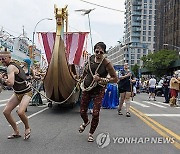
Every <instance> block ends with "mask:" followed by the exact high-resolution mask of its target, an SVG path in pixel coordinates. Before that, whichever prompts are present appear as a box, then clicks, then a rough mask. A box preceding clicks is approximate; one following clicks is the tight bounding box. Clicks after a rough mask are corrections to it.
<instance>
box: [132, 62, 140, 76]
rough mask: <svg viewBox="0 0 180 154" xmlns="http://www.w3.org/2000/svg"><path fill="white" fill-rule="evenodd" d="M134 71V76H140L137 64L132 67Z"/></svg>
mask: <svg viewBox="0 0 180 154" xmlns="http://www.w3.org/2000/svg"><path fill="white" fill-rule="evenodd" d="M132 71H133V73H134V75H135V76H136V77H138V76H139V66H138V65H137V64H135V65H134V66H132Z"/></svg>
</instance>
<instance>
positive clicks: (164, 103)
mask: <svg viewBox="0 0 180 154" xmlns="http://www.w3.org/2000/svg"><path fill="white" fill-rule="evenodd" d="M156 103H158V104H162V105H167V106H169V103H162V102H156Z"/></svg>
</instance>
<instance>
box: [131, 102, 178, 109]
mask: <svg viewBox="0 0 180 154" xmlns="http://www.w3.org/2000/svg"><path fill="white" fill-rule="evenodd" d="M131 103H132V104H135V105H137V106H140V107H143V108H148V107H158V108H180V107H170V106H169V104H167V103H163V102H160V101H153V102H152V101H131Z"/></svg>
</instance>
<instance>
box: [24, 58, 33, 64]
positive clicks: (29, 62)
mask: <svg viewBox="0 0 180 154" xmlns="http://www.w3.org/2000/svg"><path fill="white" fill-rule="evenodd" d="M23 61H24V62H25V63H27V65H29V66H30V65H31V60H30V59H29V58H26V59H24V60H23Z"/></svg>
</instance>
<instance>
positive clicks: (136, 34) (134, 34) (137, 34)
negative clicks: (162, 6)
mask: <svg viewBox="0 0 180 154" xmlns="http://www.w3.org/2000/svg"><path fill="white" fill-rule="evenodd" d="M131 36H135V37H140V36H141V33H134V32H132V33H131Z"/></svg>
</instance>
